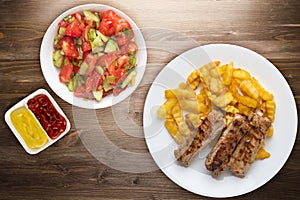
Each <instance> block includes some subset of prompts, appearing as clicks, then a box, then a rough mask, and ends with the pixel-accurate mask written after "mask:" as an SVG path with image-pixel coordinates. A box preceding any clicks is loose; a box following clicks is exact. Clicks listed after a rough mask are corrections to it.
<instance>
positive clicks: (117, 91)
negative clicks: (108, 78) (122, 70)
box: [113, 87, 126, 96]
mask: <svg viewBox="0 0 300 200" xmlns="http://www.w3.org/2000/svg"><path fill="white" fill-rule="evenodd" d="M125 89H126V87H124V88H114V89H113V95H114V96H118V95H119V94H120V93H121V92H122V91H124V90H125Z"/></svg>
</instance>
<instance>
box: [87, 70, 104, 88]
mask: <svg viewBox="0 0 300 200" xmlns="http://www.w3.org/2000/svg"><path fill="white" fill-rule="evenodd" d="M100 79H101V75H100V74H98V73H97V72H96V71H93V73H92V74H91V75H90V76H89V77H88V79H87V80H86V82H85V91H86V92H91V91H95V90H96V89H97V88H98V83H99V80H100Z"/></svg>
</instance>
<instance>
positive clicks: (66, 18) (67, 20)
mask: <svg viewBox="0 0 300 200" xmlns="http://www.w3.org/2000/svg"><path fill="white" fill-rule="evenodd" d="M64 21H66V22H72V21H73V17H72V15H68V16H66V17H65V18H64Z"/></svg>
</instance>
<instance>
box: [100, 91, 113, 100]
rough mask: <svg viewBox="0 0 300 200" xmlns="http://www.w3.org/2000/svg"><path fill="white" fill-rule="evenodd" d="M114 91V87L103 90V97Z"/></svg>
mask: <svg viewBox="0 0 300 200" xmlns="http://www.w3.org/2000/svg"><path fill="white" fill-rule="evenodd" d="M112 91H113V89H111V90H108V91H106V92H105V91H104V90H103V94H102V98H103V97H106V96H107V95H109V94H110V93H112Z"/></svg>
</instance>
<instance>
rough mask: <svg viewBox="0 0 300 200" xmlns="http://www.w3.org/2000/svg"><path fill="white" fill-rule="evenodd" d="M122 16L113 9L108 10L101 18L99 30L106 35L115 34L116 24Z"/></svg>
mask: <svg viewBox="0 0 300 200" xmlns="http://www.w3.org/2000/svg"><path fill="white" fill-rule="evenodd" d="M119 19H120V18H119V17H118V16H117V14H116V13H115V12H114V11H112V10H107V11H106V12H105V13H104V16H103V18H102V20H101V23H100V26H99V31H100V32H101V33H103V34H104V35H106V36H113V35H114V34H115V32H116V27H115V24H116V22H117V21H118V20H119Z"/></svg>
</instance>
